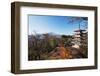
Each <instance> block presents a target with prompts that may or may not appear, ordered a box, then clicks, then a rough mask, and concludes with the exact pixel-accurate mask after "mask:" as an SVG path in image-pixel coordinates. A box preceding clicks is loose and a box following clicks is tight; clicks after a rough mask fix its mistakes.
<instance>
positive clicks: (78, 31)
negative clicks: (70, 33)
mask: <svg viewBox="0 0 100 76" xmlns="http://www.w3.org/2000/svg"><path fill="white" fill-rule="evenodd" d="M80 31H86V30H82V29H78V30H75V31H74V32H80Z"/></svg>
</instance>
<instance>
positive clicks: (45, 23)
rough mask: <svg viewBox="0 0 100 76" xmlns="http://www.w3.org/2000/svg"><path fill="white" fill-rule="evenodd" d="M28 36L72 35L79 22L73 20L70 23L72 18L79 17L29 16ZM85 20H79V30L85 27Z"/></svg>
mask: <svg viewBox="0 0 100 76" xmlns="http://www.w3.org/2000/svg"><path fill="white" fill-rule="evenodd" d="M28 18H29V19H28V21H29V24H28V26H29V29H28V30H29V33H28V34H29V35H30V34H35V33H34V31H35V32H36V33H39V34H43V33H51V32H52V33H56V34H61V35H62V34H65V35H72V34H73V33H74V30H76V29H78V27H79V21H80V20H79V21H76V20H74V22H70V21H71V19H72V18H73V19H74V18H80V17H71V16H43V15H29V16H28ZM87 24H88V23H87V20H81V23H80V25H81V27H80V28H81V29H84V28H83V26H84V25H85V26H87Z"/></svg>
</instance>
